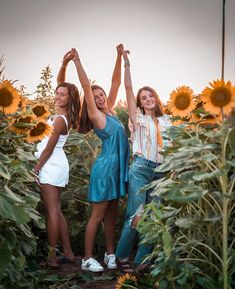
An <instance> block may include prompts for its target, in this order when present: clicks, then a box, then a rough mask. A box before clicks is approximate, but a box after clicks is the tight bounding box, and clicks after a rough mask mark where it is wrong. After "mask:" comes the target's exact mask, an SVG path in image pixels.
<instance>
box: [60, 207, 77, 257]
mask: <svg viewBox="0 0 235 289" xmlns="http://www.w3.org/2000/svg"><path fill="white" fill-rule="evenodd" d="M60 238H61V242H62V246H63V254H64V256H66V257H67V258H68V259H70V260H74V258H75V256H74V254H73V251H72V248H71V243H70V239H69V231H68V225H67V222H66V220H65V217H64V215H63V213H62V212H60Z"/></svg>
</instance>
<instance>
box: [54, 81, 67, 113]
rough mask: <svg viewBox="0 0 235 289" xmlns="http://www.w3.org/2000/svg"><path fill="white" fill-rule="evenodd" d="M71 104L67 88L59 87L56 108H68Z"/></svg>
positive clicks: (56, 95) (56, 93)
mask: <svg viewBox="0 0 235 289" xmlns="http://www.w3.org/2000/svg"><path fill="white" fill-rule="evenodd" d="M68 103H69V91H68V88H67V87H62V86H60V87H58V88H57V90H56V92H55V106H56V107H57V108H60V109H62V108H66V107H67V106H68Z"/></svg>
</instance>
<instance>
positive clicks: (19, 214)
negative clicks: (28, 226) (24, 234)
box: [0, 193, 30, 224]
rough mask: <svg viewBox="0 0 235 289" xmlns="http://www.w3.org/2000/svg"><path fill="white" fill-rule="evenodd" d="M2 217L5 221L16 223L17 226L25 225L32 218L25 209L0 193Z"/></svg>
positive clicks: (0, 213) (0, 212)
mask: <svg viewBox="0 0 235 289" xmlns="http://www.w3.org/2000/svg"><path fill="white" fill-rule="evenodd" d="M0 215H1V216H2V217H3V218H5V219H9V220H12V221H15V222H16V223H17V224H25V223H27V222H29V221H30V216H29V214H28V213H27V212H26V211H25V207H23V206H20V205H19V204H17V203H14V202H13V201H12V200H11V199H9V198H7V196H6V195H5V194H2V193H0Z"/></svg>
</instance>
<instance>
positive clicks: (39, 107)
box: [32, 104, 50, 119]
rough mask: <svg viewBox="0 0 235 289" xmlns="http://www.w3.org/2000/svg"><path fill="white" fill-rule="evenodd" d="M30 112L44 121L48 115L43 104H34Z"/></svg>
mask: <svg viewBox="0 0 235 289" xmlns="http://www.w3.org/2000/svg"><path fill="white" fill-rule="evenodd" d="M32 111H33V113H34V114H35V115H36V116H37V118H39V119H44V118H46V117H47V116H49V115H50V112H49V110H48V108H47V107H46V106H45V105H44V104H35V105H34V106H33V107H32Z"/></svg>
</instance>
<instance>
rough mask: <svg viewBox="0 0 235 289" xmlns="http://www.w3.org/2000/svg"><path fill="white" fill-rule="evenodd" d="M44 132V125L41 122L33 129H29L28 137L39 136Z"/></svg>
mask: <svg viewBox="0 0 235 289" xmlns="http://www.w3.org/2000/svg"><path fill="white" fill-rule="evenodd" d="M45 130H46V125H45V124H44V123H42V122H40V123H38V124H37V125H36V126H35V128H33V129H31V131H30V135H31V136H39V135H41V134H42V133H44V131H45Z"/></svg>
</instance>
